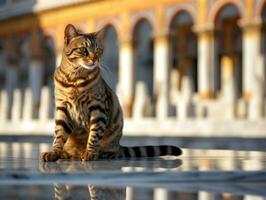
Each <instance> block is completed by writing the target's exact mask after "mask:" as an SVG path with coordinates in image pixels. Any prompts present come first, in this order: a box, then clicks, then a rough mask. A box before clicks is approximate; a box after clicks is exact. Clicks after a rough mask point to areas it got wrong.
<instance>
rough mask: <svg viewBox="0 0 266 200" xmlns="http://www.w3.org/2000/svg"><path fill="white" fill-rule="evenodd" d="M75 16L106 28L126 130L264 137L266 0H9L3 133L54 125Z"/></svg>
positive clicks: (5, 0)
mask: <svg viewBox="0 0 266 200" xmlns="http://www.w3.org/2000/svg"><path fill="white" fill-rule="evenodd" d="M69 23H72V24H74V25H75V26H76V27H77V28H78V29H79V30H80V31H82V32H93V31H97V30H99V29H101V28H105V36H104V54H103V58H102V66H104V68H105V69H104V70H103V73H104V76H105V79H106V80H107V82H108V83H109V84H110V85H111V87H112V88H113V90H114V91H116V93H117V95H118V96H119V99H120V102H121V104H122V106H123V110H124V115H125V118H126V120H125V134H128V135H131V134H133V135H135V134H137V135H138V134H142V135H147V136H154V135H158V136H165V135H167V136H214V137H216V136H226V137H252V138H261V137H263V138H265V136H266V131H265V130H266V123H265V122H266V121H265V113H266V112H265V110H266V106H265V105H266V100H265V90H266V88H265V76H266V70H265V67H266V61H265V58H266V2H265V0H206V1H204V0H202V1H201V0H183V1H182V0H147V1H141V0H78V1H71V0H61V1H52V0H1V1H0V80H1V81H0V94H1V95H0V132H1V133H5V134H6V133H21V132H22V133H40V134H43V133H48V134H51V133H52V132H53V117H54V97H53V71H54V69H55V68H56V67H57V66H58V65H59V64H60V62H61V53H62V48H63V33H64V28H65V26H66V25H67V24H69Z"/></svg>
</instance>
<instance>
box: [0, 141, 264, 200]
mask: <svg viewBox="0 0 266 200" xmlns="http://www.w3.org/2000/svg"><path fill="white" fill-rule="evenodd" d="M48 148H49V145H48V144H45V143H28V142H0V199H54V198H55V197H56V198H59V199H88V198H89V196H90V197H91V199H127V200H133V199H134V200H135V199H141V200H142V199H143V200H146V199H147V200H149V199H156V200H159V199H167V200H173V199H180V200H186V199H193V200H194V199H195V200H235V199H237V200H239V199H243V200H263V199H264V200H265V199H266V152H263V151H235V150H234V151H232V150H212V149H208V150H206V149H205V150H200V149H184V154H183V155H182V156H179V157H159V158H149V159H146V158H143V159H135V160H133V159H131V160H112V161H110V160H101V161H94V162H79V161H58V162H46V163H42V162H39V160H38V155H39V153H40V152H41V151H45V150H47V149H48Z"/></svg>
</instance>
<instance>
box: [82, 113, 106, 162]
mask: <svg viewBox="0 0 266 200" xmlns="http://www.w3.org/2000/svg"><path fill="white" fill-rule="evenodd" d="M106 124H107V117H106V115H105V114H104V113H103V112H101V111H99V110H95V111H93V112H92V113H91V117H90V129H89V137H88V141H87V147H86V150H85V151H84V152H83V153H82V155H81V159H82V160H83V161H92V160H97V159H98V153H99V148H100V144H101V140H102V137H103V135H104V132H105V128H106Z"/></svg>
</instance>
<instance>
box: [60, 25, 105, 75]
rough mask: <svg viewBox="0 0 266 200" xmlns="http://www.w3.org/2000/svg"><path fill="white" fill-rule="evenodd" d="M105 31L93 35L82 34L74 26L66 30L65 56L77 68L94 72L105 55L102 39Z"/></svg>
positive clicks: (68, 26) (67, 27)
mask: <svg viewBox="0 0 266 200" xmlns="http://www.w3.org/2000/svg"><path fill="white" fill-rule="evenodd" d="M103 35H104V30H103V29H102V30H100V31H98V32H93V33H88V34H84V33H80V32H78V31H77V29H76V28H75V27H74V26H73V25H72V24H68V25H67V26H66V28H65V36H64V54H65V56H66V57H67V59H68V60H69V61H70V62H71V63H72V64H74V65H76V66H81V67H83V68H86V69H88V70H92V69H94V68H96V67H98V66H99V62H100V58H101V55H102V53H103V46H102V39H103Z"/></svg>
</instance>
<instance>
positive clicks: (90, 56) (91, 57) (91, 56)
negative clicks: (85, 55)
mask: <svg viewBox="0 0 266 200" xmlns="http://www.w3.org/2000/svg"><path fill="white" fill-rule="evenodd" d="M89 58H90V59H91V60H92V61H94V60H95V55H94V53H91V52H90V53H89Z"/></svg>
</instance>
